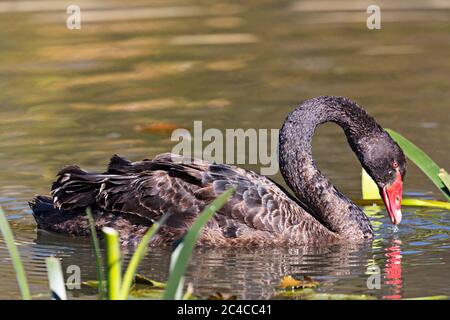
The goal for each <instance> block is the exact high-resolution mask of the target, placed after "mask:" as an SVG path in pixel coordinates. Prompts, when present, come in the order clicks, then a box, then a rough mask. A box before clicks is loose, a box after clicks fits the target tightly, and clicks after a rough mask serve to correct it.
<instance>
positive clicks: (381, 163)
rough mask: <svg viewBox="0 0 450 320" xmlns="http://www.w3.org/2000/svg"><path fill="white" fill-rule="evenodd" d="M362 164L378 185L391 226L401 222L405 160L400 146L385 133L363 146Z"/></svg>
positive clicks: (369, 140)
mask: <svg viewBox="0 0 450 320" xmlns="http://www.w3.org/2000/svg"><path fill="white" fill-rule="evenodd" d="M362 146H363V148H362V149H363V150H362V159H361V160H362V163H363V166H364V168H365V169H366V171H367V173H368V174H369V175H370V176H371V177H372V179H373V180H374V181H375V182H376V184H377V185H378V188H379V190H380V195H381V198H382V199H383V201H384V204H385V206H386V210H387V212H388V214H389V217H390V219H391V221H392V223H393V224H395V225H397V224H399V223H400V221H401V220H402V211H401V202H402V190H403V179H404V177H405V174H406V159H405V155H404V154H403V151H402V149H401V148H400V146H399V145H398V144H397V143H396V142H395V141H394V140H393V139H392V138H391V137H390V136H389V135H388V134H387V133H386V132H385V131H383V132H382V133H381V134H378V135H376V136H375V137H371V138H370V139H368V140H367V141H365V142H364V143H363V144H362Z"/></svg>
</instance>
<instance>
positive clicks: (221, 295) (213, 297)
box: [206, 291, 237, 300]
mask: <svg viewBox="0 0 450 320" xmlns="http://www.w3.org/2000/svg"><path fill="white" fill-rule="evenodd" d="M206 300H237V295H235V294H227V293H222V292H219V291H217V292H216V293H214V294H213V295H210V296H209V297H208V298H206Z"/></svg>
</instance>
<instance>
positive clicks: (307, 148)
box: [30, 97, 405, 246]
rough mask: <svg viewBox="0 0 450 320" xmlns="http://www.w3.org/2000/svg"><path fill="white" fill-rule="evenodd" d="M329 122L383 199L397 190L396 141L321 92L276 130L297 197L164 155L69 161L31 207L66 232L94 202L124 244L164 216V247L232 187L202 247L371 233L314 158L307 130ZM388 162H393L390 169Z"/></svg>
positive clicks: (84, 229)
mask: <svg viewBox="0 0 450 320" xmlns="http://www.w3.org/2000/svg"><path fill="white" fill-rule="evenodd" d="M327 121H333V122H336V123H337V124H339V125H340V126H341V127H343V129H344V132H345V134H346V136H347V139H348V141H349V144H350V145H351V147H352V149H353V150H354V151H355V153H356V154H357V155H358V158H359V159H360V161H361V163H362V165H363V166H364V167H365V168H366V170H367V171H368V173H369V174H370V175H371V176H372V177H373V178H374V179H375V181H376V182H377V183H378V184H379V186H380V190H387V191H386V192H387V193H386V194H387V195H388V196H389V192H390V191H389V188H391V186H392V185H394V184H396V185H397V186H398V183H400V196H401V179H400V182H398V179H399V178H398V177H399V176H401V177H403V175H404V173H405V158H404V156H403V153H402V151H401V149H400V148H399V147H398V145H397V144H396V143H395V142H394V141H393V140H392V139H391V138H390V137H389V136H388V134H387V133H386V132H385V131H384V130H383V129H382V128H381V127H380V126H379V125H378V124H377V123H376V122H375V120H374V119H373V118H372V117H370V116H369V115H368V114H367V113H366V112H365V111H364V110H363V109H361V108H360V107H359V106H358V105H356V104H355V103H354V102H352V101H350V100H347V99H345V98H341V97H319V98H315V99H311V100H308V101H306V102H304V103H303V104H301V105H299V106H298V107H297V108H296V109H295V110H294V111H293V112H292V113H290V114H289V116H288V118H287V119H286V121H285V123H284V125H283V128H282V129H281V132H280V145H279V156H280V169H281V172H282V174H283V176H284V178H285V180H286V182H287V184H288V185H289V187H290V188H292V190H293V191H294V193H295V195H296V197H293V196H291V195H290V194H289V193H288V192H287V191H286V190H284V189H283V188H282V187H280V186H279V185H277V184H276V183H274V182H273V181H272V180H270V179H268V178H267V177H264V176H261V175H259V174H257V173H255V172H252V171H248V170H244V169H241V168H238V167H235V166H230V165H223V164H212V163H208V162H206V161H201V160H196V159H195V160H193V159H186V158H182V157H181V156H177V155H171V154H161V155H158V156H156V157H155V158H154V159H152V160H144V161H139V162H133V163H131V162H129V161H127V160H125V159H123V158H120V157H118V156H114V157H113V158H112V159H111V162H110V165H109V167H108V170H107V171H106V172H105V173H102V174H95V173H88V172H86V171H83V170H81V169H80V168H78V167H76V166H69V167H66V168H65V169H63V170H62V171H61V172H60V173H59V174H58V175H59V178H58V180H57V181H56V182H55V183H54V184H53V187H52V198H50V197H45V196H38V197H36V198H35V199H34V200H33V201H32V202H31V203H30V205H31V207H32V209H33V213H34V217H35V219H36V221H37V224H38V227H39V228H42V229H46V230H50V231H55V232H62V233H68V234H73V235H88V234H89V228H88V225H87V221H86V218H85V217H84V211H85V208H86V206H91V207H92V208H93V209H94V213H95V221H96V226H97V228H98V229H100V228H101V227H103V226H110V227H113V228H115V229H117V230H118V231H119V233H120V236H121V240H122V243H123V244H134V243H136V242H137V241H138V240H139V239H140V238H141V236H142V235H143V234H144V233H145V232H146V230H147V229H148V227H150V226H151V225H152V223H153V221H155V220H158V219H160V218H161V217H162V216H163V215H169V217H168V219H167V220H166V221H165V223H164V226H163V227H162V229H161V230H160V232H159V233H158V236H157V237H156V238H155V239H154V240H153V242H152V245H157V244H161V243H167V244H168V243H172V242H174V241H177V240H179V239H180V238H182V237H183V235H184V234H185V232H186V230H187V229H188V228H189V227H190V225H191V224H192V222H193V221H194V220H195V218H196V217H197V215H198V214H199V213H200V212H201V211H202V209H203V208H205V207H206V206H207V205H208V204H209V203H210V202H211V201H212V200H213V199H215V198H216V197H217V196H219V195H220V194H221V193H223V192H224V191H225V190H226V189H228V188H229V187H231V186H234V187H236V192H235V194H234V195H233V196H232V198H231V199H230V200H229V201H228V203H227V204H226V205H225V206H224V207H223V208H222V209H221V210H219V211H218V212H217V213H216V214H215V216H214V217H213V219H212V220H211V221H209V222H208V224H207V226H206V227H205V228H204V230H203V232H202V235H201V237H200V239H199V244H209V245H230V246H238V245H253V244H256V245H264V244H306V243H308V244H311V243H320V242H327V243H329V242H340V241H360V240H362V239H370V238H371V237H372V236H373V230H372V227H371V225H370V222H369V219H368V218H367V217H366V215H365V214H364V212H363V211H362V210H361V209H360V208H359V207H358V206H356V205H355V204H354V203H352V202H351V201H350V200H349V199H348V198H346V197H345V196H344V195H342V194H341V193H340V192H339V191H337V189H336V188H335V187H334V186H333V185H332V184H331V183H330V181H329V180H328V179H327V178H326V177H325V176H323V175H322V174H321V173H320V171H319V170H318V169H317V168H316V165H315V162H314V160H313V158H312V154H311V139H312V135H313V133H314V130H315V129H316V127H317V126H318V125H319V124H321V123H323V122H327ZM392 163H395V164H397V166H394V167H391V164H392ZM383 194H384V193H383ZM386 197H387V196H386ZM396 200H398V199H396ZM400 200H401V199H400ZM386 201H388V203H389V201H390V200H389V199H387V200H386ZM388 209H390V208H389V207H388ZM391 211H392V212H393V214H394V218H393V216H392V215H391V219H393V220H392V221H393V222H394V223H398V222H399V221H400V218H399V217H398V216H397V217H396V216H395V214H396V212H395V211H393V210H389V212H390V214H391ZM397 214H398V213H397Z"/></svg>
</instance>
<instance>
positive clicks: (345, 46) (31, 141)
mask: <svg viewBox="0 0 450 320" xmlns="http://www.w3.org/2000/svg"><path fill="white" fill-rule="evenodd" d="M17 3H21V2H20V1H18V2H17ZM36 3H37V5H36V6H33V7H27V6H25V7H18V6H17V5H16V6H12V5H11V4H8V3H5V2H0V28H1V30H2V31H1V40H2V41H0V168H1V169H0V205H1V206H2V207H3V208H4V209H5V211H6V213H7V216H8V218H9V221H10V223H11V224H12V226H13V231H14V233H15V235H16V240H17V244H18V245H19V249H20V252H21V254H22V256H23V259H24V263H25V267H26V271H27V274H28V276H29V279H30V285H31V289H32V291H33V293H34V294H36V295H43V297H45V296H46V294H47V291H48V290H47V280H46V275H45V265H44V259H45V257H48V256H50V255H56V256H58V257H61V258H62V259H63V266H64V268H66V267H67V266H69V265H73V264H75V265H78V266H80V268H81V271H82V280H89V279H92V278H94V277H95V267H94V259H93V255H92V252H91V249H90V243H89V241H86V240H83V239H72V238H66V237H63V236H55V235H48V234H39V235H38V234H37V233H36V230H35V224H34V220H33V218H32V217H31V214H30V210H29V209H28V206H27V201H28V200H29V199H30V198H32V197H33V195H34V194H36V193H47V192H48V191H49V185H50V184H51V182H52V180H53V179H54V175H55V172H56V171H57V170H58V169H60V168H61V167H62V166H63V165H65V164H69V163H77V164H80V165H81V166H82V167H84V168H86V169H90V170H103V168H104V166H105V165H106V164H107V162H108V159H109V157H110V156H111V155H112V154H114V153H119V154H121V155H124V156H127V157H128V158H130V159H133V160H138V159H141V158H148V157H152V156H154V155H156V154H158V153H161V152H165V151H169V150H170V149H171V148H172V146H173V142H171V141H170V131H169V130H164V128H167V127H169V128H170V127H172V126H178V127H185V128H192V124H193V121H194V120H203V126H204V128H208V127H213V128H219V129H225V128H239V127H241V128H278V127H279V126H280V125H281V123H282V121H283V119H284V117H285V116H286V114H287V113H288V112H289V111H290V110H291V109H292V108H293V107H294V106H295V105H296V104H297V103H298V102H299V101H301V100H303V99H306V98H309V97H313V96H318V95H324V94H327V95H344V96H348V97H350V98H352V99H354V100H356V101H358V102H359V103H360V104H361V105H363V106H364V107H365V108H366V110H368V111H369V112H370V113H371V114H372V115H373V116H375V118H376V119H377V120H378V121H379V122H380V123H381V124H382V125H383V126H385V127H390V128H395V129H396V130H397V131H399V132H401V133H402V134H404V135H405V136H407V137H408V138H410V139H411V140H413V141H414V142H415V143H417V144H418V145H419V146H421V147H422V148H423V149H425V150H426V151H427V152H428V153H429V154H430V155H431V156H432V158H433V159H435V161H436V162H437V163H439V164H440V165H441V166H443V167H446V168H447V169H448V168H450V160H449V158H448V149H449V146H450V135H449V134H448V133H449V128H450V125H449V121H448V112H449V106H450V91H449V90H448V87H449V84H450V78H449V74H450V63H449V59H448V56H449V54H450V37H449V36H448V34H449V31H450V11H448V10H444V9H439V7H436V6H438V4H436V3H434V4H432V3H431V2H426V1H416V2H414V4H412V3H411V2H408V1H396V2H395V4H392V3H390V2H389V3H388V2H380V6H381V8H382V10H383V4H386V10H383V11H382V29H381V30H377V31H369V30H368V29H367V28H366V23H365V19H366V17H367V14H366V13H365V8H366V7H364V8H359V9H358V10H351V9H352V5H353V4H354V3H353V2H351V1H350V2H345V3H346V5H342V2H340V3H341V4H339V3H338V8H337V9H336V10H335V11H332V12H327V11H321V10H320V1H306V2H301V3H300V2H298V3H297V2H295V1H268V0H267V1H246V2H245V4H238V2H236V1H229V2H225V1H217V2H213V1H193V0H170V1H148V2H144V1H131V2H127V5H125V4H124V3H123V2H119V1H117V2H115V1H97V2H96V1H83V2H79V4H80V6H81V9H82V19H85V21H84V20H82V29H81V30H68V29H67V28H66V26H65V18H66V16H67V15H66V14H65V8H66V7H67V5H68V4H69V3H68V2H67V3H66V2H65V1H55V2H46V4H45V5H44V3H43V2H42V3H41V2H39V1H37V2H36ZM368 4H369V3H368ZM29 6H30V5H29ZM20 8H22V9H20ZM24 8H25V9H27V10H25V9H24ZM155 8H158V9H155ZM19 9H20V10H19ZM93 9H99V10H97V11H93ZM394 9H397V10H394ZM117 10H122V11H117ZM123 10H125V11H123ZM117 12H120V14H117ZM83 17H84V18H83ZM130 17H135V18H134V19H132V18H130ZM83 21H84V22H83ZM155 123H156V124H157V125H156V127H158V128H159V129H145V128H147V127H148V126H152V125H153V126H154V125H155ZM154 127H155V126H154ZM154 127H153V128H154ZM142 128H144V130H142ZM151 128H152V127H151ZM161 128H162V129H161ZM314 155H315V157H316V158H317V159H318V162H319V164H320V167H321V169H322V170H323V171H324V172H325V173H326V174H327V175H328V176H330V177H331V179H332V180H333V182H334V183H335V184H336V185H337V186H338V187H339V188H340V189H342V191H344V192H345V193H346V194H348V195H349V196H350V197H351V198H359V197H360V182H359V181H360V177H359V175H360V167H359V165H358V162H357V160H356V157H355V156H354V155H353V154H352V153H351V150H350V148H349V147H348V146H347V144H346V142H345V138H344V137H343V135H342V133H341V131H340V129H339V128H337V127H335V126H333V125H326V126H324V127H321V128H320V129H319V131H318V135H317V136H316V137H315V140H314ZM247 167H248V168H252V169H256V168H257V167H256V166H247ZM275 179H276V180H277V181H279V182H281V181H282V178H281V177H280V176H276V177H275ZM405 188H406V196H408V197H425V198H430V199H440V195H439V193H438V192H436V190H435V189H434V187H433V185H432V184H431V183H430V182H429V181H428V180H427V179H426V178H425V177H424V176H423V175H422V174H421V173H420V172H419V171H418V169H417V168H415V167H414V166H413V165H410V168H409V172H408V175H407V180H406V185H405ZM367 212H368V214H369V215H370V217H371V220H372V223H373V225H374V227H375V229H376V239H375V240H374V242H373V243H368V244H366V245H358V246H351V245H350V246H330V247H322V248H310V247H301V248H276V249H273V248H272V249H254V250H233V251H227V250H217V249H216V250H205V249H202V250H197V251H196V252H195V255H194V257H193V261H192V263H191V266H190V268H189V272H188V275H187V281H188V282H192V283H193V284H194V288H195V292H196V293H197V294H199V295H201V296H207V295H209V294H212V293H214V292H215V291H221V292H226V293H233V294H237V295H238V296H239V297H240V298H270V297H272V296H273V295H274V290H275V287H276V285H277V284H278V283H279V280H280V278H281V277H282V276H283V275H287V274H290V275H294V276H297V277H298V276H301V275H310V276H314V277H316V278H317V279H319V280H320V281H322V282H323V283H322V285H321V287H320V289H319V291H320V292H324V293H352V294H369V295H372V296H375V297H377V298H380V299H397V298H405V297H406V298H407V297H418V296H428V295H438V294H443V295H450V280H449V276H450V271H449V264H450V253H449V249H450V239H449V235H450V212H449V211H445V210H438V209H423V208H422V209H421V208H419V209H417V208H404V210H403V215H404V218H403V222H402V224H401V226H400V230H399V231H398V232H394V231H393V230H392V228H391V226H390V223H389V222H388V220H387V219H386V217H385V214H386V212H385V211H384V210H382V211H380V212H376V210H374V209H373V208H369V209H367ZM0 261H1V263H0V279H1V282H0V298H8V299H14V298H18V297H19V293H18V290H17V286H16V283H15V279H14V274H13V271H12V267H11V264H10V260H9V257H8V254H7V251H6V248H5V247H4V242H3V241H2V240H0ZM168 263H169V252H168V251H167V250H154V251H152V252H151V253H150V255H149V257H148V258H147V259H146V261H145V263H143V265H142V270H141V273H143V274H145V275H147V276H149V277H151V278H154V279H157V280H165V279H166V277H167V270H168ZM373 265H376V266H378V267H379V268H380V269H381V272H382V280H381V282H382V286H381V289H379V290H369V289H368V288H367V285H366V281H367V278H368V277H369V274H370V272H369V269H370V267H371V266H373ZM87 294H88V293H87V292H84V291H81V292H80V291H73V292H71V296H73V297H80V296H81V297H86V295H87Z"/></svg>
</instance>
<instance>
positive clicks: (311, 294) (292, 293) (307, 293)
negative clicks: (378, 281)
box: [275, 288, 376, 300]
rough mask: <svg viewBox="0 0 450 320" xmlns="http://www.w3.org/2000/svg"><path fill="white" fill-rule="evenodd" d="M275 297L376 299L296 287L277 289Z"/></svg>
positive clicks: (368, 296) (364, 295) (374, 298)
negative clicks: (293, 288) (292, 288)
mask: <svg viewBox="0 0 450 320" xmlns="http://www.w3.org/2000/svg"><path fill="white" fill-rule="evenodd" d="M275 298H278V299H286V298H289V299H299V300H376V297H374V296H370V295H366V294H360V295H358V294H341V293H318V292H316V291H315V290H314V289H309V288H306V289H296V290H283V291H279V292H278V293H277V294H276V295H275Z"/></svg>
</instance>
